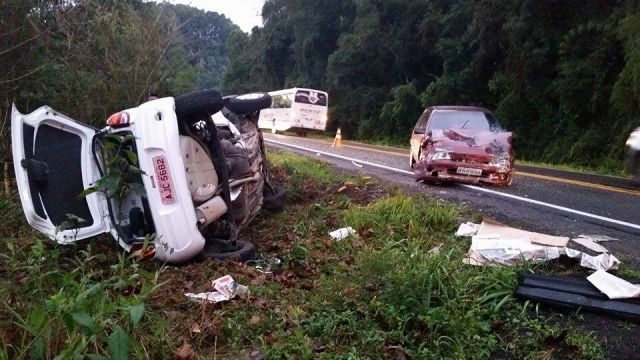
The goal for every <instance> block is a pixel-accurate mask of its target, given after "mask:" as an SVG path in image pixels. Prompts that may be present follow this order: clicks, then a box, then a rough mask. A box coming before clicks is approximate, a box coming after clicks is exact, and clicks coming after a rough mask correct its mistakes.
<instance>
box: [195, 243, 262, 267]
mask: <svg viewBox="0 0 640 360" xmlns="http://www.w3.org/2000/svg"><path fill="white" fill-rule="evenodd" d="M200 257H201V258H206V259H217V260H227V259H231V260H238V261H240V262H243V263H244V262H247V261H249V260H255V258H256V248H255V246H254V245H253V244H252V243H250V242H248V241H246V240H242V239H238V240H236V246H233V245H232V244H231V243H230V242H229V241H227V240H224V239H217V238H214V239H207V242H206V243H205V245H204V249H202V252H201V253H200Z"/></svg>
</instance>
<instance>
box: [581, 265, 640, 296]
mask: <svg viewBox="0 0 640 360" xmlns="http://www.w3.org/2000/svg"><path fill="white" fill-rule="evenodd" d="M587 280H589V282H590V283H592V284H593V286H595V287H597V288H598V290H600V291H602V292H603V293H604V294H606V295H607V296H608V297H609V299H630V298H634V297H638V296H640V287H639V286H637V285H633V284H632V283H630V282H628V281H626V280H623V279H620V278H619V277H617V276H614V275H611V274H609V273H608V272H606V271H603V270H598V271H596V272H594V273H593V274H591V275H589V276H588V277H587Z"/></svg>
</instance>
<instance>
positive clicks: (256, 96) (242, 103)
mask: <svg viewBox="0 0 640 360" xmlns="http://www.w3.org/2000/svg"><path fill="white" fill-rule="evenodd" d="M270 106H271V95H269V94H267V93H252V94H245V95H238V96H235V97H233V98H230V99H229V100H228V101H227V102H226V107H227V109H229V110H231V111H233V112H234V113H236V114H238V115H242V114H248V113H252V112H255V111H260V110H262V109H266V108H268V107H270Z"/></svg>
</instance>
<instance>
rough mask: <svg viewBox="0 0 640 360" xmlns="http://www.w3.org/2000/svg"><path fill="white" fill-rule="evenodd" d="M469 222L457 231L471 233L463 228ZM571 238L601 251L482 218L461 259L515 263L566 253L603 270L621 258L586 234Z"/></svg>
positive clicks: (538, 260)
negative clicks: (570, 245) (577, 247)
mask: <svg viewBox="0 0 640 360" xmlns="http://www.w3.org/2000/svg"><path fill="white" fill-rule="evenodd" d="M468 224H472V223H467V224H462V225H461V226H460V228H459V229H458V232H456V235H458V234H459V233H464V234H467V233H470V232H471V230H470V229H469V230H468V229H467V228H466V226H467V225H468ZM473 225H475V224H472V225H468V226H469V228H472V227H473ZM467 230H468V231H467ZM466 236H468V235H466ZM572 241H574V242H575V243H577V244H580V245H583V246H585V247H586V248H588V249H590V250H593V251H595V252H598V253H600V254H599V255H598V256H591V255H589V254H586V253H584V252H581V251H578V250H575V249H572V248H570V247H567V244H568V243H569V238H568V237H561V236H551V235H545V234H540V233H535V232H529V231H524V230H519V229H514V228H510V227H508V226H505V225H502V224H500V223H497V222H494V221H491V220H486V219H485V220H484V221H483V222H482V224H480V225H479V227H478V231H477V233H476V234H475V235H473V236H472V238H471V247H470V249H469V251H468V253H467V255H466V257H465V258H464V259H463V262H464V263H465V264H470V265H487V264H500V265H514V264H517V263H520V262H523V261H528V262H540V261H548V260H553V259H556V258H558V257H560V255H562V254H565V255H567V256H569V257H570V258H574V259H579V260H580V265H581V266H583V267H585V268H588V269H593V270H605V271H606V270H616V269H618V267H619V265H620V261H619V260H618V259H617V258H616V257H615V256H613V255H611V254H609V253H608V251H607V249H606V248H604V247H603V246H602V245H600V244H597V243H595V242H593V241H591V240H589V239H585V238H577V239H572Z"/></svg>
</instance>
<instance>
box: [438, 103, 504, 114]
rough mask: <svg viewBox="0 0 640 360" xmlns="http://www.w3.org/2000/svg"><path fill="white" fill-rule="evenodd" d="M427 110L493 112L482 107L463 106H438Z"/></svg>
mask: <svg viewBox="0 0 640 360" xmlns="http://www.w3.org/2000/svg"><path fill="white" fill-rule="evenodd" d="M427 110H460V111H482V112H489V113H490V112H491V111H489V109H486V108H483V107H480V106H461V105H437V106H430V107H428V108H427Z"/></svg>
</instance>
